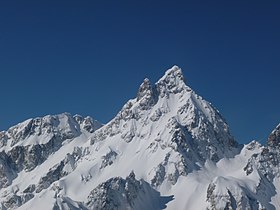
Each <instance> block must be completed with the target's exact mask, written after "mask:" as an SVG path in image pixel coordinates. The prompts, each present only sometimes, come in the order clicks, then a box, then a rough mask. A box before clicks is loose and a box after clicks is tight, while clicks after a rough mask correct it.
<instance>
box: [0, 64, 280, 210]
mask: <svg viewBox="0 0 280 210" xmlns="http://www.w3.org/2000/svg"><path fill="white" fill-rule="evenodd" d="M88 121H90V122H91V123H90V126H89V127H90V128H89V127H87V126H85V124H86V125H89V123H88ZM93 122H94V123H93ZM30 124H31V125H30ZM32 126H33V127H34V129H31V128H33V127H32ZM101 126H102V125H101V124H100V123H98V122H97V121H94V120H92V119H90V120H89V118H82V117H81V116H74V117H72V116H71V115H70V114H61V115H56V116H46V117H43V118H36V119H30V120H27V121H25V122H23V123H20V124H18V125H16V126H14V127H12V128H11V129H9V130H8V131H7V132H1V133H0V139H1V140H2V141H3V143H0V151H1V153H0V155H1V154H2V153H5V154H7V155H11V151H14V150H13V149H14V148H16V147H20V146H21V147H25V148H27V152H26V153H28V151H30V150H32V149H31V148H32V147H35V145H45V144H47V143H48V142H49V141H50V139H52V137H53V136H56V137H57V136H59V138H60V139H61V144H59V145H58V148H57V149H54V150H53V151H52V152H50V154H48V156H47V158H45V159H42V161H41V162H39V163H38V165H35V166H34V167H31V169H30V168H24V167H23V168H20V167H19V168H18V169H11V171H8V170H7V169H6V168H5V167H6V166H5V164H4V163H1V161H0V167H1V168H0V178H1V177H5V174H6V176H9V177H12V178H11V180H10V184H8V183H9V182H4V181H5V180H4V181H3V183H4V184H3V186H4V187H2V188H1V189H0V202H1V205H2V206H1V205H0V209H6V208H7V209H22V210H27V209H29V210H32V209H34V210H37V209H41V210H44V209H46V210H49V209H91V208H90V207H88V206H87V203H89V202H90V199H91V198H90V196H89V195H90V194H91V192H92V191H93V190H94V189H96V191H94V192H95V193H96V194H94V195H96V196H100V195H101V194H102V193H104V189H103V188H102V187H101V186H100V185H101V184H102V183H109V186H111V188H112V192H113V193H116V194H117V193H118V192H119V191H120V186H121V185H118V186H116V183H119V182H120V183H122V182H124V183H126V184H125V186H126V187H127V185H129V184H128V183H129V182H125V181H124V180H126V177H128V176H129V174H130V173H131V172H132V171H133V172H134V174H135V179H136V180H138V181H139V183H140V185H139V186H142V188H141V190H142V191H141V190H140V191H137V189H138V188H137V187H136V188H135V189H136V190H135V193H136V196H135V197H134V198H133V203H132V204H131V203H129V199H128V197H120V198H117V197H114V199H115V201H114V202H115V203H117V201H118V199H120V200H121V201H123V202H122V203H121V205H120V206H119V207H118V208H119V209H142V210H143V209H169V210H174V209H186V210H190V209H191V210H192V209H194V210H200V209H201V210H204V209H226V207H229V205H231V209H262V208H263V209H280V202H279V200H280V198H279V193H278V192H279V191H280V181H279V175H278V174H277V173H275V174H273V179H272V180H269V181H268V178H266V177H265V175H264V174H262V173H261V172H260V171H259V170H258V167H259V165H258V162H256V161H257V160H259V159H257V158H256V161H253V160H255V159H254V157H256V156H257V155H259V156H261V155H262V153H263V151H264V150H265V149H266V147H264V146H261V145H260V144H259V143H257V142H255V141H253V142H251V143H250V144H248V145H243V146H242V145H239V144H238V143H237V142H236V141H235V140H234V139H233V137H232V136H231V134H230V132H229V127H228V125H227V124H226V122H225V120H224V119H223V118H222V117H221V115H220V113H219V112H218V111H217V110H216V109H215V108H214V107H213V106H212V105H211V104H210V103H209V102H207V101H205V100H204V99H202V97H200V96H198V95H197V94H196V93H195V92H194V91H193V90H192V89H191V88H190V87H188V86H187V85H186V84H185V80H184V78H183V74H182V71H181V69H180V68H179V67H177V66H174V67H172V68H171V69H169V70H168V71H166V73H165V75H164V76H163V77H162V78H161V79H160V80H159V81H158V82H157V83H156V84H155V85H151V84H150V81H149V80H148V79H145V80H144V82H143V83H142V84H141V86H140V88H139V92H138V94H137V97H136V98H135V99H131V100H129V101H128V102H127V103H126V104H125V105H124V107H123V108H122V110H121V111H120V112H119V113H118V114H117V116H116V117H115V118H113V119H112V120H111V121H110V122H109V123H107V124H106V125H103V126H102V127H101ZM100 127H101V128H100ZM31 131H32V132H31ZM30 132H31V133H30ZM42 154H45V153H42ZM17 155H19V154H17ZM1 158H2V156H0V160H1ZM2 159H3V160H6V159H4V155H3V158H2ZM16 160H17V161H19V159H16ZM28 160H29V159H28ZM248 163H252V164H251V165H250V166H251V168H250V169H251V170H250V172H248V171H249V169H248V170H246V169H245V168H246V166H247V165H248ZM59 166H61V168H59ZM275 167H278V168H279V164H278V166H275ZM58 168H59V169H58ZM247 168H249V167H247ZM54 169H57V171H59V173H58V174H59V175H57V173H54V172H53V171H55V170H54ZM1 170H2V171H4V170H6V171H8V172H5V173H1ZM7 174H8V175H7ZM9 174H10V175H9ZM11 174H12V175H11ZM55 177H56V178H55ZM116 177H119V179H117V180H115V181H112V180H111V178H116ZM49 179H51V180H52V181H49V182H48V181H46V180H49ZM268 182H269V183H271V185H267V184H262V183H268ZM46 183H48V184H46ZM110 183H111V185H110ZM137 183H138V182H137ZM31 185H33V186H34V190H33V191H32V190H31V191H30V192H29V191H28V192H27V190H26V189H27V188H28V187H29V186H31ZM105 186H107V185H105ZM135 186H138V185H135ZM106 189H107V188H106ZM106 189H105V190H106ZM125 189H130V188H125ZM133 189H134V188H133ZM110 192H111V191H110ZM128 192H129V193H132V192H131V190H128ZM143 192H144V193H143ZM267 192H269V193H267ZM28 193H30V194H32V196H33V197H32V198H30V200H29V199H27V198H26V195H27V194H28ZM124 193H125V192H124V191H122V196H124ZM263 194H266V196H262V195H263ZM102 195H103V194H102ZM105 195H106V194H105ZM107 196H109V195H107ZM18 197H20V199H18ZM11 198H13V199H11ZM98 198H99V197H98ZM17 199H18V200H17ZM100 199H101V198H100ZM114 199H113V200H114ZM25 200H26V201H25ZM96 209H98V208H96ZM100 209H102V206H101V207H100ZM103 209H106V208H105V207H104V208H103ZM116 209H117V208H116ZM229 209H230V208H229Z"/></svg>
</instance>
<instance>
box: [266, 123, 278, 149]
mask: <svg viewBox="0 0 280 210" xmlns="http://www.w3.org/2000/svg"><path fill="white" fill-rule="evenodd" d="M267 144H268V146H270V147H278V148H279V146H280V124H279V125H278V126H277V127H276V128H275V129H274V130H273V131H272V133H271V134H270V136H269V137H268V141H267Z"/></svg>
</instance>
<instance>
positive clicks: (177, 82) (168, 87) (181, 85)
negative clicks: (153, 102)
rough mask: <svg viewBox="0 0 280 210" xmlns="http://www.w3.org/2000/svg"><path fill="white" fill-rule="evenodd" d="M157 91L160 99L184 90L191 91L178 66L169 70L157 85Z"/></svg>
mask: <svg viewBox="0 0 280 210" xmlns="http://www.w3.org/2000/svg"><path fill="white" fill-rule="evenodd" d="M156 89H157V91H158V93H159V95H160V97H164V96H167V97H168V96H169V94H170V93H174V94H176V93H178V92H181V91H182V90H187V91H191V89H190V88H189V87H188V86H187V85H186V83H185V79H184V76H183V73H182V70H181V69H180V68H179V67H178V66H173V67H172V68H170V69H168V70H167V71H166V72H165V74H164V76H163V77H162V78H160V79H159V81H158V82H157V83H156Z"/></svg>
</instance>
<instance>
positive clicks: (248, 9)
mask: <svg viewBox="0 0 280 210" xmlns="http://www.w3.org/2000/svg"><path fill="white" fill-rule="evenodd" d="M279 11H280V1H278V0H268V1H263V0H262V1H244V0H238V1H224V0H222V1H208V0H207V1H206V0H205V1H199V0H194V1H174V0H173V1H164V0H161V1H89V0H88V1H87V0H83V1H78V0H76V1H73V0H67V1H50V0H47V1H43V0H40V1H37V0H36V1H28V0H27V1H19V0H18V1H13V0H11V1H1V2H0V72H1V82H0V94H1V106H0V130H6V129H7V128H8V127H10V126H11V125H14V124H16V123H18V122H21V121H23V120H25V119H27V118H30V117H36V116H43V115H46V114H57V113H61V112H70V113H72V114H75V113H79V114H81V115H90V116H92V117H94V118H95V119H97V120H99V121H101V122H103V123H106V122H107V121H109V120H110V119H111V118H112V117H114V115H115V114H116V113H117V112H118V111H119V109H120V108H121V107H122V105H123V104H124V103H125V102H126V101H127V100H128V99H129V98H134V97H135V95H136V92H137V89H138V86H139V85H140V83H141V82H142V80H143V79H144V78H145V77H148V78H150V79H151V81H153V82H156V81H157V80H158V79H159V78H160V77H161V76H162V75H163V74H164V72H165V70H167V69H168V68H169V67H171V66H173V65H174V64H176V65H178V66H180V67H181V68H182V69H183V72H184V75H185V78H186V81H187V83H188V85H189V86H191V87H192V88H193V89H194V90H195V91H196V92H197V93H198V94H200V95H202V96H203V97H204V98H205V99H206V100H208V101H210V102H212V103H213V104H214V105H215V106H216V107H217V108H218V109H219V110H220V112H221V113H222V114H223V116H224V117H225V118H226V119H227V121H228V123H229V125H230V127H231V131H232V134H233V135H234V136H235V137H236V139H237V140H238V141H239V142H248V141H250V140H252V139H258V140H260V141H262V142H264V140H265V139H266V138H267V136H268V134H269V133H270V131H271V130H272V129H273V128H274V127H275V126H276V125H277V124H278V123H279V122H280V97H279V90H280V82H279V81H280V12H279Z"/></svg>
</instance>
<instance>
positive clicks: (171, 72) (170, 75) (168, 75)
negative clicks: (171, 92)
mask: <svg viewBox="0 0 280 210" xmlns="http://www.w3.org/2000/svg"><path fill="white" fill-rule="evenodd" d="M161 80H165V81H169V80H178V81H183V82H184V76H183V73H182V69H181V68H180V67H178V66H176V65H174V66H173V67H171V68H170V69H168V70H167V71H166V72H165V74H164V76H163V77H162V78H161V79H160V80H159V81H161Z"/></svg>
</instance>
